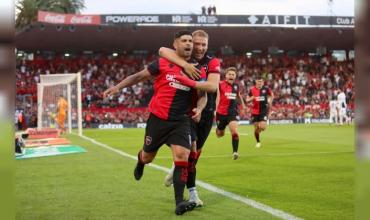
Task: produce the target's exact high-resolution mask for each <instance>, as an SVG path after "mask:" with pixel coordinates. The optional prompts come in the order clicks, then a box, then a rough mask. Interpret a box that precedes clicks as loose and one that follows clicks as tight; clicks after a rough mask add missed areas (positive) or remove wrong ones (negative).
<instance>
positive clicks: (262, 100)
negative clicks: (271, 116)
mask: <svg viewBox="0 0 370 220" xmlns="http://www.w3.org/2000/svg"><path fill="white" fill-rule="evenodd" d="M273 99H274V94H273V93H272V91H271V89H270V88H268V87H267V86H265V85H264V82H263V79H262V77H261V76H257V77H256V79H255V86H253V87H252V88H251V89H250V91H249V94H248V97H247V102H250V101H253V107H252V122H253V124H254V137H255V138H256V141H257V144H256V147H257V148H259V147H261V142H260V133H261V132H262V131H264V130H265V129H266V121H267V118H268V113H269V107H270V106H271V105H272V100H273Z"/></svg>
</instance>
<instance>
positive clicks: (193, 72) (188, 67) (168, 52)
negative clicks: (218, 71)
mask: <svg viewBox="0 0 370 220" xmlns="http://www.w3.org/2000/svg"><path fill="white" fill-rule="evenodd" d="M158 54H159V56H160V57H163V58H166V59H167V60H169V61H170V62H172V63H175V64H177V65H179V66H181V67H182V68H183V69H184V70H185V73H186V74H187V75H188V76H189V77H190V78H192V79H199V77H200V74H201V71H200V70H199V69H197V68H196V67H195V66H196V65H197V64H190V63H188V62H186V61H185V60H184V59H182V58H181V57H179V56H178V55H177V54H176V52H175V51H174V50H172V49H170V48H167V47H161V48H159V51H158Z"/></svg>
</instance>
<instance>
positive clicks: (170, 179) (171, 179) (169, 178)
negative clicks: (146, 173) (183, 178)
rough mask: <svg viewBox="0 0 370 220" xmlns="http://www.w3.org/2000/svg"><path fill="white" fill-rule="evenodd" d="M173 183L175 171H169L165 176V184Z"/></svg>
mask: <svg viewBox="0 0 370 220" xmlns="http://www.w3.org/2000/svg"><path fill="white" fill-rule="evenodd" d="M172 184H173V173H169V174H167V176H166V177H165V178H164V185H165V186H167V187H170V186H171V185H172Z"/></svg>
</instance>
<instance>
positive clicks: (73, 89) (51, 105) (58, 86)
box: [37, 72, 82, 135]
mask: <svg viewBox="0 0 370 220" xmlns="http://www.w3.org/2000/svg"><path fill="white" fill-rule="evenodd" d="M37 127H38V128H39V129H40V128H59V129H62V128H63V127H64V130H65V131H66V132H68V133H72V132H74V131H75V130H76V131H77V134H78V135H82V98H81V73H79V72H78V73H63V74H48V75H40V83H38V84H37Z"/></svg>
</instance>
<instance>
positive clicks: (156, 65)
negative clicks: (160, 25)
mask: <svg viewBox="0 0 370 220" xmlns="http://www.w3.org/2000/svg"><path fill="white" fill-rule="evenodd" d="M173 46H174V48H175V50H176V54H177V56H179V57H180V58H181V59H183V60H184V61H185V60H189V59H190V56H191V52H192V48H193V42H192V36H191V33H190V32H188V31H180V32H177V33H176V34H175V40H174V43H173ZM150 77H154V94H153V97H152V99H151V101H150V104H149V112H150V113H151V114H150V116H149V119H148V121H147V126H146V130H145V141H144V146H143V149H142V150H140V152H139V154H138V162H137V165H136V167H135V170H134V176H135V179H136V180H140V179H141V177H142V175H143V171H144V167H145V164H148V163H150V162H152V161H153V159H154V158H155V156H156V154H157V151H158V149H159V148H160V147H161V146H162V145H163V144H167V145H169V146H170V147H171V150H172V155H173V160H174V164H175V168H174V174H173V186H174V193H175V201H176V209H175V213H176V214H177V215H182V214H183V213H185V212H186V211H190V210H192V209H193V208H194V207H195V205H196V204H195V203H194V202H190V201H184V196H183V194H184V188H185V184H186V182H187V178H188V158H189V153H190V144H191V143H190V120H189V116H188V113H189V111H190V107H191V102H192V90H191V88H190V87H196V85H197V83H195V82H191V83H190V84H191V86H187V85H185V84H182V83H180V81H179V80H178V79H179V78H181V77H183V78H187V77H185V76H183V75H182V68H181V67H180V66H178V65H175V64H173V63H171V62H170V61H168V60H167V59H164V58H160V59H158V60H156V61H154V62H152V63H151V64H150V65H149V66H148V68H146V69H144V70H142V71H140V72H138V73H136V74H134V75H131V76H129V77H127V78H126V79H124V80H123V81H122V82H120V83H119V84H118V85H116V86H114V87H112V88H110V89H108V90H107V91H105V92H104V97H107V96H109V95H113V94H115V93H118V92H119V91H120V89H122V88H125V87H128V86H131V85H133V84H136V83H138V82H140V81H143V80H147V79H149V78H150Z"/></svg>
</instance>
